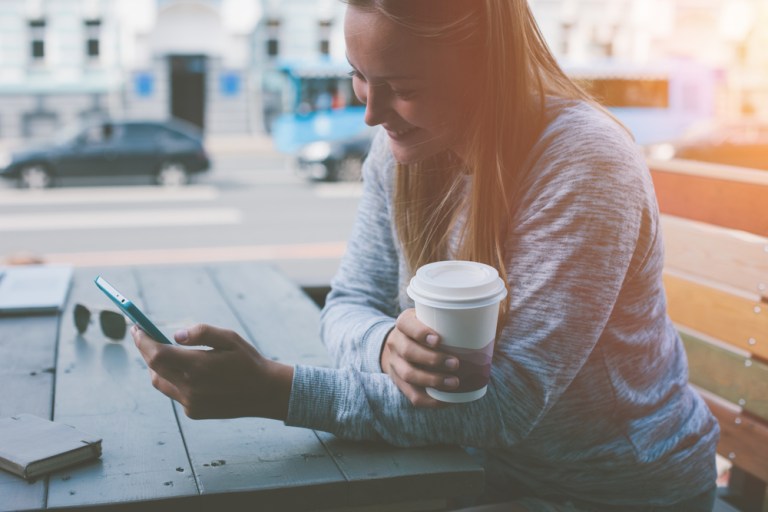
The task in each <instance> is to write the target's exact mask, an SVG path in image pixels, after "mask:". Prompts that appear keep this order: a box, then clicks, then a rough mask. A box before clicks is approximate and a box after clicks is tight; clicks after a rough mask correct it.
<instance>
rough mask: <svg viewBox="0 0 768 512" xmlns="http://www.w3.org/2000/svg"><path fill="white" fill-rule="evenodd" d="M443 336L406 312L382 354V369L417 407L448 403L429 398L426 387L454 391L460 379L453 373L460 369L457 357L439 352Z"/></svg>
mask: <svg viewBox="0 0 768 512" xmlns="http://www.w3.org/2000/svg"><path fill="white" fill-rule="evenodd" d="M439 344H440V336H439V335H438V334H437V333H436V332H435V331H433V330H432V329H430V328H429V327H427V326H426V325H424V324H423V323H421V322H420V321H419V320H418V319H417V318H416V310H414V309H413V308H411V309H406V310H405V311H403V312H402V314H400V316H399V317H397V322H396V323H395V327H394V329H392V330H391V331H390V332H389V334H388V335H387V339H386V340H385V341H384V347H383V348H382V351H381V369H382V371H383V372H384V373H386V374H388V375H389V376H390V378H391V379H392V380H393V381H394V383H395V384H396V385H397V387H398V388H399V389H400V391H402V392H403V394H404V395H405V396H406V397H407V398H408V400H410V401H411V403H412V404H413V405H415V406H416V407H441V406H444V405H445V403H444V402H440V401H438V400H435V399H434V398H432V397H431V396H429V395H428V394H427V392H426V390H425V388H427V387H430V388H436V389H440V390H443V391H452V390H454V389H456V388H457V387H458V386H459V378H458V377H457V376H456V375H453V374H452V373H451V372H454V371H456V369H457V368H458V367H459V360H458V359H457V358H456V357H455V356H451V355H448V354H444V353H442V352H440V351H439V350H437V347H438V346H439Z"/></svg>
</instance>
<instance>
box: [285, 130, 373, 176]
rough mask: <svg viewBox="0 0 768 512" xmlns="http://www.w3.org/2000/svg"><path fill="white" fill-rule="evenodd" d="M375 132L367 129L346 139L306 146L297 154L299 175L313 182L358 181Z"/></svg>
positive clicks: (318, 142)
mask: <svg viewBox="0 0 768 512" xmlns="http://www.w3.org/2000/svg"><path fill="white" fill-rule="evenodd" d="M375 133H376V130H375V129H369V130H365V131H363V132H361V133H359V134H357V135H355V136H353V137H349V138H346V139H340V140H331V141H325V140H321V141H316V142H311V143H309V144H307V145H306V146H304V147H302V148H301V149H300V150H299V151H298V152H297V154H296V165H297V169H298V172H299V174H301V175H304V176H307V177H308V178H310V179H312V180H316V181H355V180H359V179H360V171H361V169H362V165H363V160H365V157H366V156H367V155H368V151H369V150H370V149H371V142H373V137H374V135H375Z"/></svg>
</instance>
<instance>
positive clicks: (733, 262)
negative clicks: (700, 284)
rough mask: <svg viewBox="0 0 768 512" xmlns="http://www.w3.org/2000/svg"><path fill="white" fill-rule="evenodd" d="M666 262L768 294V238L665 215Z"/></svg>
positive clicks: (691, 272) (701, 275) (690, 272)
mask: <svg viewBox="0 0 768 512" xmlns="http://www.w3.org/2000/svg"><path fill="white" fill-rule="evenodd" d="M661 224H662V229H663V230H664V248H665V258H664V265H665V267H666V268H670V269H675V270H679V271H682V272H686V273H689V274H693V275H696V276H698V277H703V278H706V279H710V280H713V281H718V282H721V283H725V284H727V285H729V286H733V287H735V288H738V289H740V290H744V291H746V292H749V293H756V294H758V295H762V296H766V295H768V238H764V237H761V236H757V235H752V234H747V233H744V232H743V231H737V230H733V229H727V228H722V227H718V226H712V225H709V224H704V223H701V222H696V221H692V220H688V219H682V218H680V217H674V216H671V215H662V217H661Z"/></svg>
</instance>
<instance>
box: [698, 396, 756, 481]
mask: <svg viewBox="0 0 768 512" xmlns="http://www.w3.org/2000/svg"><path fill="white" fill-rule="evenodd" d="M696 390H697V391H698V392H699V394H700V395H701V396H702V398H704V401H706V402H707V405H708V406H709V409H710V410H711V411H712V413H713V414H714V415H715V417H716V418H717V421H718V422H719V423H720V442H719V443H718V445H717V452H718V453H719V454H720V455H722V456H724V457H727V458H728V459H729V460H731V462H733V463H734V464H736V465H738V467H740V468H741V469H743V470H745V471H747V472H749V473H751V474H753V475H755V476H756V477H758V478H759V479H761V480H763V481H766V480H768V425H766V424H765V423H763V422H761V421H758V420H756V419H754V418H752V417H750V416H749V415H745V414H743V411H742V409H741V407H739V406H737V405H736V404H732V403H729V402H726V401H725V400H722V399H720V398H719V397H717V396H716V395H713V394H712V393H710V392H709V391H707V390H705V389H701V388H698V387H697V388H696Z"/></svg>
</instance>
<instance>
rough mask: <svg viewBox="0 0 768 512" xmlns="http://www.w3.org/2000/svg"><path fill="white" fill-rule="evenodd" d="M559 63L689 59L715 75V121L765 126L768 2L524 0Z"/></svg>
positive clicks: (767, 112)
mask: <svg viewBox="0 0 768 512" xmlns="http://www.w3.org/2000/svg"><path fill="white" fill-rule="evenodd" d="M530 4H531V6H532V8H533V10H534V12H535V14H536V17H537V19H538V20H539V24H540V26H541V29H542V32H543V33H544V35H545V37H546V39H547V41H548V42H549V44H550V46H551V48H552V50H553V51H554V53H555V54H556V55H557V57H558V59H559V60H560V61H561V62H567V63H571V64H575V65H583V64H585V63H589V62H595V61H596V60H601V59H604V60H613V61H616V62H621V63H624V64H634V65H637V66H644V65H648V64H651V63H656V62H664V61H678V62H680V61H685V60H691V61H696V62H698V63H701V64H704V65H708V66H711V67H712V68H713V69H717V70H719V71H720V72H721V74H722V83H723V85H724V87H723V88H722V90H721V91H720V94H719V96H718V102H717V105H716V107H717V111H718V115H719V116H722V117H739V116H752V117H760V118H762V119H766V120H768V0H530Z"/></svg>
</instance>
